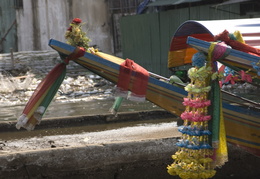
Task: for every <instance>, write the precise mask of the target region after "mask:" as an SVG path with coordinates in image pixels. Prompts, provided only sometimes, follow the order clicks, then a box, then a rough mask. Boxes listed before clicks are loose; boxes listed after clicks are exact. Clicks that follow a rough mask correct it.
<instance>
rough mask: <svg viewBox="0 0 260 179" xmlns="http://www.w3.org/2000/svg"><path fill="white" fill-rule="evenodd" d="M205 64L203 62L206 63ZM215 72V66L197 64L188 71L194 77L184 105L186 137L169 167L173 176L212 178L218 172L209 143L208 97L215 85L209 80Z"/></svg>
mask: <svg viewBox="0 0 260 179" xmlns="http://www.w3.org/2000/svg"><path fill="white" fill-rule="evenodd" d="M202 64H203V63H202ZM210 75H211V67H206V66H203V67H200V68H199V67H194V68H191V69H190V70H189V71H188V76H189V78H190V79H191V82H190V84H188V85H187V86H186V87H185V90H186V91H187V92H188V96H187V98H184V102H183V105H184V106H185V107H186V109H185V111H184V112H183V113H182V114H181V118H182V120H183V121H184V124H183V126H180V127H179V131H180V132H181V133H182V139H181V140H180V141H179V142H178V143H177V144H176V145H177V146H178V147H179V150H178V151H177V152H176V153H175V155H172V158H173V159H174V160H175V161H174V163H173V164H171V165H169V166H168V167H167V169H168V173H169V174H170V175H179V176H180V177H181V178H183V179H197V178H211V177H213V176H214V175H215V173H216V171H215V170H213V169H212V168H211V165H210V164H211V163H212V161H213V160H212V159H211V158H210V156H211V155H212V147H211V146H210V144H209V137H208V136H209V135H211V132H210V131H209V129H208V121H209V120H210V119H211V116H210V115H208V110H207V108H208V106H210V105H211V101H210V100H208V99H207V96H208V92H209V91H210V89H211V87H210V86H207V83H206V81H207V79H208V78H209V77H210Z"/></svg>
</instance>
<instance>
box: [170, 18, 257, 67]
mask: <svg viewBox="0 0 260 179" xmlns="http://www.w3.org/2000/svg"><path fill="white" fill-rule="evenodd" d="M224 30H227V31H229V33H234V32H235V31H240V33H241V34H242V36H243V39H244V41H245V43H246V44H248V45H250V46H253V47H256V48H260V18H251V19H233V20H212V21H195V20H188V21H186V22H184V23H183V24H181V25H180V26H179V28H178V29H177V30H176V32H175V33H174V35H173V37H172V40H171V44H170V50H169V53H168V68H169V69H171V70H172V69H173V68H174V67H178V66H182V65H185V64H190V63H191V58H192V56H193V54H194V53H196V52H197V50H196V49H194V48H192V47H190V46H189V45H187V44H186V41H187V37H188V36H192V37H195V38H198V39H200V40H204V41H208V42H211V41H214V36H215V35H218V34H220V33H222V32H223V31H224Z"/></svg>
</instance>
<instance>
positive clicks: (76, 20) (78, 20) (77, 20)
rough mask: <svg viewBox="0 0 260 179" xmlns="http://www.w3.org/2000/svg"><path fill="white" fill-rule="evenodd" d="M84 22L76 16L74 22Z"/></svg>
mask: <svg viewBox="0 0 260 179" xmlns="http://www.w3.org/2000/svg"><path fill="white" fill-rule="evenodd" d="M81 22H82V20H81V19H80V18H74V19H73V21H72V23H75V24H80V23H81Z"/></svg>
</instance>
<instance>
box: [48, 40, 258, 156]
mask: <svg viewBox="0 0 260 179" xmlns="http://www.w3.org/2000/svg"><path fill="white" fill-rule="evenodd" d="M49 45H50V46H51V47H52V48H53V49H55V50H56V51H58V52H59V53H62V54H65V55H69V54H70V53H72V52H73V51H74V49H75V47H72V46H70V45H67V44H65V43H62V42H59V41H56V40H53V39H52V40H50V42H49ZM103 55H105V58H101V57H99V56H96V55H93V54H90V53H85V55H84V56H83V57H81V58H79V59H77V60H75V62H76V63H78V64H79V65H81V66H83V67H85V68H86V69H88V70H90V71H92V72H94V73H96V74H97V75H99V76H101V77H103V78H105V79H107V80H109V81H111V82H113V83H115V84H116V83H117V81H118V77H119V68H120V64H121V63H122V62H123V61H124V60H123V59H120V58H117V57H114V56H111V55H106V54H103ZM129 90H131V86H130V87H129ZM186 95H187V92H186V91H185V90H184V89H183V87H179V86H174V85H171V84H169V83H167V82H165V81H162V80H160V79H156V78H154V77H152V76H150V77H149V81H148V89H147V94H146V99H147V100H149V101H150V102H152V103H154V104H156V105H158V106H160V107H161V108H163V109H165V110H167V111H169V112H171V113H173V114H176V115H178V116H179V115H180V114H181V113H182V112H183V111H184V110H185V109H184V106H183V105H182V101H183V97H185V96H186ZM225 98H226V97H225ZM225 98H224V101H223V113H224V119H225V124H226V134H227V140H228V142H230V143H232V144H235V145H238V146H240V147H242V148H244V149H246V150H247V151H249V152H250V153H252V154H255V155H257V156H260V141H259V138H260V130H259V129H260V110H257V109H249V108H245V107H243V106H239V105H238V104H235V102H234V105H233V104H232V103H230V102H226V101H225Z"/></svg>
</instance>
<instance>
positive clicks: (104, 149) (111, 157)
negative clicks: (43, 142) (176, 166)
mask: <svg viewBox="0 0 260 179" xmlns="http://www.w3.org/2000/svg"><path fill="white" fill-rule="evenodd" d="M175 143H176V138H168V139H157V140H144V141H136V142H120V143H107V144H103V145H88V146H84V147H73V148H56V149H48V150H37V151H26V152H19V153H11V154H6V155H0V172H1V176H6V177H7V178H26V177H28V178H41V177H42V176H45V177H47V178H49V177H52V175H54V174H55V176H56V177H64V176H69V175H72V176H73V175H75V172H76V171H79V172H80V173H85V174H88V173H91V172H93V171H96V170H98V169H99V170H101V171H102V172H101V171H100V173H103V172H104V171H105V170H108V171H106V172H109V170H110V169H109V168H110V167H109V166H111V167H112V166H113V167H114V166H122V165H129V164H133V163H138V162H145V163H149V162H150V161H161V160H164V159H167V158H170V156H171V154H172V153H173V151H174V150H175V146H174V145H175ZM113 167H112V168H113ZM165 167H166V166H164V168H165ZM118 170H119V169H118ZM95 173H96V174H97V175H96V176H95V177H97V176H98V175H100V174H99V172H95ZM166 174H167V173H166ZM108 178H112V177H111V176H108Z"/></svg>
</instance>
